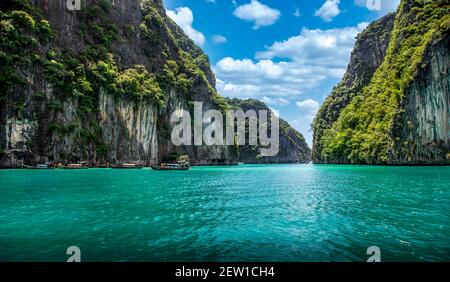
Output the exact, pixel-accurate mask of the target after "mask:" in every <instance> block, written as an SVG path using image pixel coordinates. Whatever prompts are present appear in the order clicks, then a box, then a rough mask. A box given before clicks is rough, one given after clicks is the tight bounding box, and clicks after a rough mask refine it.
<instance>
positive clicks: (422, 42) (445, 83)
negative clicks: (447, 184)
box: [313, 0, 450, 165]
mask: <svg viewBox="0 0 450 282" xmlns="http://www.w3.org/2000/svg"><path fill="white" fill-rule="evenodd" d="M449 14H450V7H449V5H448V1H443V0H437V1H430V2H423V1H415V0H403V1H402V2H401V4H400V7H399V10H398V11H397V14H396V15H395V20H394V17H393V15H388V16H387V17H385V18H383V19H381V20H380V21H378V22H376V23H374V24H372V25H371V26H369V27H368V29H367V30H366V31H364V32H363V33H362V34H361V35H360V36H359V37H358V42H357V44H356V46H355V50H354V52H353V55H352V60H351V62H350V65H349V69H348V71H347V74H346V75H345V77H344V79H343V81H342V82H341V83H340V84H339V85H338V86H337V87H336V88H335V89H334V90H333V93H332V94H331V95H330V97H329V98H328V99H327V100H326V102H325V103H324V105H323V106H322V108H321V110H320V111H319V114H318V116H317V117H316V120H315V124H314V148H313V149H314V151H313V159H314V161H315V162H317V163H362V164H395V165H399V164H400V165H402V164H403V165H405V164H410V165H414V164H448V163H449V162H450V153H449V152H450V145H449V144H450V131H449V119H448V117H449V103H450V96H449V80H450V77H449V66H450V64H449V50H448V49H449V47H448V46H449V27H450V24H449V22H450V20H449ZM358 54H360V55H358ZM361 58H363V59H361ZM364 58H365V59H364ZM352 77H353V78H355V79H352Z"/></svg>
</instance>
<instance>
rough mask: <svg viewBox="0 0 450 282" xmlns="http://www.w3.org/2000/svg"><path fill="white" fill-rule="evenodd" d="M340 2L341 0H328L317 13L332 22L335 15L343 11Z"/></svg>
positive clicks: (326, 20)
mask: <svg viewBox="0 0 450 282" xmlns="http://www.w3.org/2000/svg"><path fill="white" fill-rule="evenodd" d="M339 3H340V0H327V1H325V3H324V4H323V5H322V7H320V9H319V10H317V11H316V13H315V15H316V16H317V17H320V18H322V20H324V21H325V22H331V21H332V20H333V18H334V17H336V16H338V15H339V14H340V13H341V10H340V9H339Z"/></svg>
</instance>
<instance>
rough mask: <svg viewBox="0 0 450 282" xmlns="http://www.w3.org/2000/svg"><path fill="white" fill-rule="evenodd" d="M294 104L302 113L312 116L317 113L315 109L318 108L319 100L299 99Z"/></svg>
mask: <svg viewBox="0 0 450 282" xmlns="http://www.w3.org/2000/svg"><path fill="white" fill-rule="evenodd" d="M295 105H296V106H297V108H298V109H299V110H300V111H301V113H302V114H305V115H307V116H312V117H314V116H315V115H316V114H317V111H318V110H319V107H320V104H319V102H317V101H315V100H313V99H307V100H304V101H299V102H297V103H295Z"/></svg>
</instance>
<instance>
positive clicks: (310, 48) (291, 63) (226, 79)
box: [213, 23, 367, 144]
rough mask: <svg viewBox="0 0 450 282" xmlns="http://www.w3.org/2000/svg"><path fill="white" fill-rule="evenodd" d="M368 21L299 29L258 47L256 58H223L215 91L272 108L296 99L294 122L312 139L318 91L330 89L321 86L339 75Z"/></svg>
mask: <svg viewBox="0 0 450 282" xmlns="http://www.w3.org/2000/svg"><path fill="white" fill-rule="evenodd" d="M366 26H367V23H361V24H359V25H357V26H355V27H344V28H335V29H329V30H320V29H314V30H310V29H303V30H302V31H301V32H300V34H299V35H297V36H293V37H291V38H288V39H287V40H285V41H281V42H275V43H273V44H272V45H271V46H269V47H267V48H266V50H264V51H262V52H258V53H257V54H256V60H252V59H248V58H246V59H235V58H231V57H226V58H223V59H222V60H220V61H219V62H218V63H217V64H216V65H215V66H214V67H213V70H214V73H215V74H216V77H217V90H218V91H219V93H221V94H222V95H224V96H226V97H237V98H243V99H245V98H254V99H259V100H261V101H263V102H265V103H267V104H268V105H270V106H273V107H281V106H285V105H287V104H288V103H289V101H293V100H294V99H295V100H294V101H299V102H298V103H296V106H297V108H298V109H299V110H300V111H299V112H298V114H297V115H296V117H295V119H296V124H295V127H296V128H297V129H298V130H300V132H302V133H303V134H304V135H305V138H306V139H307V140H308V142H309V144H310V140H311V138H312V137H311V133H310V132H309V129H310V124H311V122H312V120H313V118H314V115H315V113H316V112H317V109H318V107H319V103H318V102H317V101H318V100H322V98H323V97H322V96H319V94H320V95H323V94H324V93H325V92H327V91H328V90H329V89H328V88H326V89H325V88H324V85H327V84H329V83H330V81H332V83H331V84H334V83H335V82H336V81H338V80H339V79H340V78H342V76H343V74H344V72H345V70H346V67H347V65H348V62H349V60H350V54H351V51H352V49H353V46H354V43H355V38H356V36H357V34H358V33H359V32H361V31H362V30H363V29H364V28H365V27H366ZM302 96H303V97H305V98H309V97H314V99H315V100H305V98H303V99H302ZM316 100H317V101H316ZM290 121H291V122H294V121H293V120H290Z"/></svg>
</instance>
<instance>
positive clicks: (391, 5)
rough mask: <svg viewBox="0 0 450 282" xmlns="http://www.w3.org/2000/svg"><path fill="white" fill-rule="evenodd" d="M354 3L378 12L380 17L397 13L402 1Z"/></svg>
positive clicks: (387, 0)
mask: <svg viewBox="0 0 450 282" xmlns="http://www.w3.org/2000/svg"><path fill="white" fill-rule="evenodd" d="M377 1H379V2H378V3H379V5H377ZM354 2H355V5H356V6H358V7H364V8H367V9H368V10H371V11H376V12H377V13H378V14H380V15H386V14H387V13H390V12H394V11H396V10H397V8H398V5H399V4H400V0H354ZM378 8H379V9H378Z"/></svg>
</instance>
